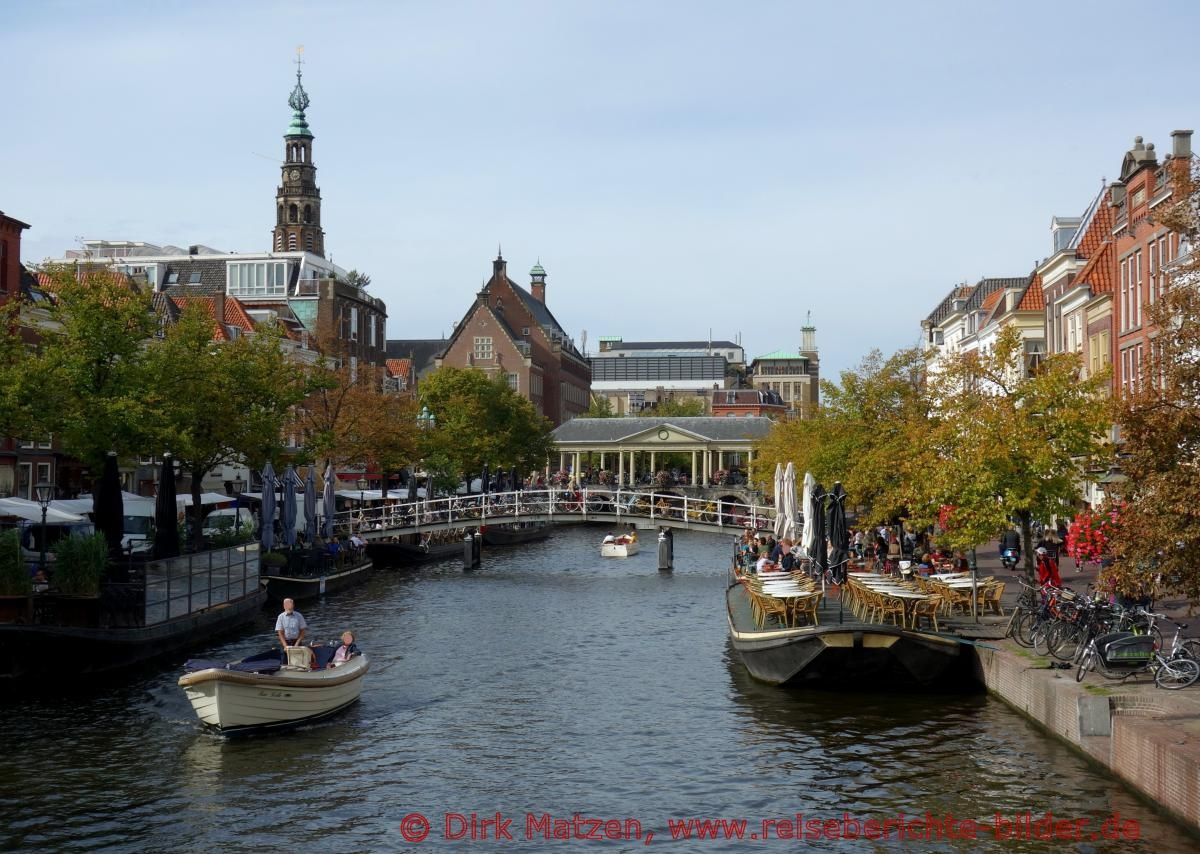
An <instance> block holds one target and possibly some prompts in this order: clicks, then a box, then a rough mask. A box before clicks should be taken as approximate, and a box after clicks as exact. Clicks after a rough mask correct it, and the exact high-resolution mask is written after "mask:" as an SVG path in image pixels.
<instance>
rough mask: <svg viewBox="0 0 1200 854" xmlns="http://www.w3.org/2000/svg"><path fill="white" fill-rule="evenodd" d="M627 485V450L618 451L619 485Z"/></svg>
mask: <svg viewBox="0 0 1200 854" xmlns="http://www.w3.org/2000/svg"><path fill="white" fill-rule="evenodd" d="M624 485H625V452H624V451H621V450H618V451H617V486H624Z"/></svg>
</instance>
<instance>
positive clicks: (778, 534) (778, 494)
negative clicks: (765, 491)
mask: <svg viewBox="0 0 1200 854" xmlns="http://www.w3.org/2000/svg"><path fill="white" fill-rule="evenodd" d="M774 496H775V539H777V540H782V539H783V536H784V534H783V532H784V531H786V530H787V513H786V508H785V507H784V506H783V463H775V493H774Z"/></svg>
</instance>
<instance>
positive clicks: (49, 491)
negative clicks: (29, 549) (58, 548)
mask: <svg viewBox="0 0 1200 854" xmlns="http://www.w3.org/2000/svg"><path fill="white" fill-rule="evenodd" d="M33 490H34V492H35V493H36V494H37V503H38V504H39V505H40V506H41V508H42V535H41V536H40V537H38V545H39V546H40V551H41V559H40V562H39V563H38V569H40V570H41V571H42V572H45V571H46V511H47V510H49V509H50V499H52V498H53V497H54V486H53V484H49V483H46V481H44V480H43V481H41V482H40V483H39V484H38V485H37V486H35V487H34V488H33Z"/></svg>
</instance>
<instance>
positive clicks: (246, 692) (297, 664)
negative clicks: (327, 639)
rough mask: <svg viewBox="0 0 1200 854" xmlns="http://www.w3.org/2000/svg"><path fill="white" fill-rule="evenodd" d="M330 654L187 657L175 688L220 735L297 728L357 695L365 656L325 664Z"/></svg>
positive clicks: (294, 650) (291, 651)
mask: <svg viewBox="0 0 1200 854" xmlns="http://www.w3.org/2000/svg"><path fill="white" fill-rule="evenodd" d="M335 652H336V647H334V646H324V647H317V648H316V649H311V648H309V647H289V648H288V650H287V654H288V658H287V659H286V661H285V660H284V659H283V658H282V657H281V656H280V652H279V650H278V649H272V650H268V651H267V652H263V653H259V654H258V655H253V656H250V657H249V658H243V659H242V660H240V661H235V662H232V663H230V664H222V663H221V662H219V661H189V662H188V663H187V664H186V665H184V668H185V669H186V670H187V671H188V672H187V673H185V674H184V675H183V676H181V677H180V679H179V686H180V687H181V688H183V691H184V693H185V694H187V698H188V700H190V701H191V703H192V708H193V709H195V711H196V715H197V716H198V717H199V718H200V720H201V721H202V722H203V723H205V724H207V725H208V726H211V727H214V728H216V729H217V730H219V731H220V732H222V733H225V734H235V733H247V732H256V731H263V730H271V729H283V728H286V727H293V726H299V725H300V724H305V723H311V722H313V721H316V720H320V719H321V718H324V717H328V716H329V715H332V714H334V713H336V712H339V711H341V710H342V709H344V708H346V707H347V706H349V705H351V704H352V703H354V702H355V701H356V700H358V698H359V695H360V694H362V683H363V676H365V675H366V673H367V669H368V667H369V665H368V662H367V657H366V656H365V655H362V654H356V655H354V656H353V657H351V659H350V660H349V661H347V662H346V663H345V664H342V665H339V666H338V667H336V668H330V667H329V666H328V664H329V661H330V659H332V658H333V655H334V653H335ZM314 665H317V666H318V669H315V670H314V669H312V668H313V666H314Z"/></svg>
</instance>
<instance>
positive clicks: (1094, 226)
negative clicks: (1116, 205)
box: [1075, 190, 1114, 258]
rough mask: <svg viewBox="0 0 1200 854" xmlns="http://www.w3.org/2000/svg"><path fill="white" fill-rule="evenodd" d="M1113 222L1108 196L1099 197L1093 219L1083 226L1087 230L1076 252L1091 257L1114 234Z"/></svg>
mask: <svg viewBox="0 0 1200 854" xmlns="http://www.w3.org/2000/svg"><path fill="white" fill-rule="evenodd" d="M1105 193H1106V191H1105V190H1101V194H1102V195H1103V194H1105ZM1113 222H1114V219H1113V209H1112V205H1110V204H1108V200H1107V198H1101V199H1099V200H1098V203H1097V205H1096V209H1095V211H1094V212H1093V213H1092V216H1091V219H1090V220H1089V221H1088V222H1087V223H1086V224H1085V225H1084V226H1083V228H1084V229H1085V230H1084V232H1083V237H1081V238H1080V239H1079V245H1078V247H1076V249H1075V254H1076V255H1078V256H1079V257H1080V258H1091V257H1092V255H1093V254H1094V253H1095V252H1096V250H1097V249H1099V248H1100V245H1101V244H1102V243H1104V241H1105V240H1107V239H1108V238H1110V237H1111V236H1112V230H1113Z"/></svg>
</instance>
